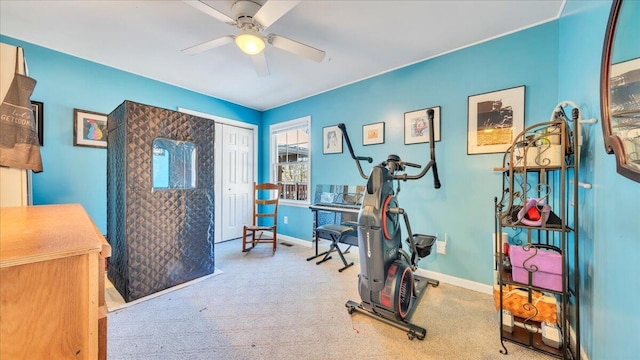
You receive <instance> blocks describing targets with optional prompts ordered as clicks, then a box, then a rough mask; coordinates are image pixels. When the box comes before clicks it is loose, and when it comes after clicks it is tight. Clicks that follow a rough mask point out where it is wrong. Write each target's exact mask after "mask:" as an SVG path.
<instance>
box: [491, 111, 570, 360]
mask: <svg viewBox="0 0 640 360" xmlns="http://www.w3.org/2000/svg"><path fill="white" fill-rule="evenodd" d="M556 109H560V111H559V112H558V113H557V115H558V116H557V117H554V119H553V120H552V121H549V122H544V123H539V124H535V125H532V126H529V127H528V128H526V129H525V130H524V131H522V132H521V133H520V134H519V135H518V136H517V137H516V138H515V140H514V141H513V143H512V145H511V146H510V147H509V149H508V150H507V151H506V152H505V154H504V158H503V164H502V167H499V168H495V169H494V170H496V171H500V172H501V173H502V194H501V196H500V197H496V198H495V200H494V205H495V212H496V221H495V234H496V236H495V239H494V241H495V249H496V256H495V259H496V264H495V270H496V279H495V281H496V284H497V285H499V286H498V288H499V291H497V293H496V304H497V307H498V309H499V329H500V342H501V345H502V349H501V350H500V352H501V353H503V354H507V353H508V350H507V348H506V346H505V342H509V343H514V344H517V345H521V346H525V347H528V348H530V349H532V350H535V351H539V352H542V353H546V354H548V355H551V356H554V357H557V358H562V359H578V358H579V357H580V312H579V308H580V299H579V284H580V272H579V269H580V263H579V256H578V254H579V252H578V245H579V241H578V239H579V237H578V235H579V234H578V229H579V227H578V220H579V217H578V193H579V192H578V180H577V174H579V158H580V154H579V151H580V148H579V146H578V145H579V144H578V140H577V139H578V135H579V131H580V128H579V127H580V124H579V121H578V118H579V113H578V112H579V109H577V108H574V109H573V112H572V117H571V118H568V117H567V116H566V114H565V113H564V111H563V108H562V107H561V106H559V107H557V108H556ZM554 114H556V112H554ZM554 145H555V146H554ZM558 152H559V153H558ZM530 198H537V199H544V201H545V203H546V204H547V205H549V206H550V208H551V209H552V212H551V215H550V218H549V220H547V222H546V223H543V224H541V225H540V226H530V225H526V224H523V223H522V221H521V218H520V219H519V218H518V216H517V214H518V212H519V209H521V207H524V206H525V205H526V202H527V200H528V199H530ZM505 231H508V232H509V233H510V234H509V237H510V238H511V240H510V243H512V245H516V246H517V245H519V246H522V247H523V249H525V250H526V251H530V252H531V256H534V255H535V253H537V251H538V250H537V249H539V248H540V247H546V248H549V247H551V248H554V249H556V250H558V251H559V252H560V253H561V254H562V256H561V258H562V275H561V276H562V289H561V290H559V291H558V290H555V291H554V290H550V289H546V288H541V287H538V286H536V285H534V284H533V281H532V278H533V276H534V273H535V272H536V271H537V270H538V268H537V267H536V266H532V267H525V270H526V271H527V272H528V274H527V275H528V281H527V282H516V281H514V280H513V277H512V274H511V272H510V271H508V270H506V269H505V268H504V267H503V266H502V264H503V260H504V258H505V257H506V256H507V255H506V254H505V253H503V246H502V240H501V234H502V233H503V232H505ZM512 265H517V264H512ZM506 285H515V286H517V287H518V288H520V289H522V290H523V291H524V293H525V294H526V299H525V301H524V302H523V304H522V305H521V306H523V307H525V308H526V309H528V310H530V311H532V312H533V313H535V314H537V313H538V310H539V309H538V308H536V300H535V298H534V297H535V294H537V293H544V294H546V295H548V296H551V297H554V298H555V299H556V301H557V305H558V306H557V324H556V325H557V326H558V327H559V329H560V334H561V339H562V340H561V341H562V343H561V345H560V347H559V348H555V347H553V346H549V345H547V344H545V343H544V342H543V339H542V335H541V333H540V332H541V327H542V326H541V325H542V323H541V322H539V321H533V320H532V318H533V315H532V316H529V317H528V318H522V317H517V316H514V322H515V324H516V326H514V327H513V328H512V329H513V330H512V332H510V331H509V330H506V329H503V326H502V324H503V316H504V315H503V311H502V310H503V309H505V308H504V306H505V304H504V301H503V300H504V295H505V290H504V289H505V286H506ZM498 294H499V295H498Z"/></svg>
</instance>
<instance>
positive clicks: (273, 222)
mask: <svg viewBox="0 0 640 360" xmlns="http://www.w3.org/2000/svg"><path fill="white" fill-rule="evenodd" d="M279 199H280V186H278V185H276V184H271V183H265V184H256V183H255V182H254V183H253V224H252V225H245V226H244V228H243V230H242V252H247V251H249V250H251V249H253V248H254V247H255V246H256V244H258V243H272V244H273V251H276V244H277V229H278V200H279ZM264 218H271V219H270V220H263V221H261V219H264ZM265 231H270V232H271V233H272V235H271V236H268V237H264V232H265ZM249 244H250V245H251V247H249V248H247V245H249Z"/></svg>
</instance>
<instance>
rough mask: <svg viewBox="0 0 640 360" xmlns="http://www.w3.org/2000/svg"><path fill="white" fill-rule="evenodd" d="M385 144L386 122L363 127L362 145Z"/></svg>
mask: <svg viewBox="0 0 640 360" xmlns="http://www.w3.org/2000/svg"><path fill="white" fill-rule="evenodd" d="M374 144H384V122H378V123H373V124H367V125H362V145H374Z"/></svg>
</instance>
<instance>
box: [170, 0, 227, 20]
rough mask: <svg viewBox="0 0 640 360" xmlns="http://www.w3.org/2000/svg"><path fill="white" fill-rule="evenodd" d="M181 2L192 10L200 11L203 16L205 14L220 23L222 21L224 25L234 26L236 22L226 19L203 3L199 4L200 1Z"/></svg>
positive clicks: (186, 0) (187, 0) (188, 0)
mask: <svg viewBox="0 0 640 360" xmlns="http://www.w3.org/2000/svg"><path fill="white" fill-rule="evenodd" d="M182 1H184V2H185V3H187V4H189V5H191V6H193V7H194V8H196V9H198V10H200V11H202V12H203V13H205V14H207V15H209V16H211V17H213V18H215V19H218V20H220V21H222V22H224V23H227V24H230V25H235V24H236V21H235V20H233V19H232V18H230V17H228V16H227V15H225V14H223V13H221V12H220V11H218V10H216V9H214V8H212V7H211V6H209V5H207V4H205V3H203V2H201V1H198V0H182Z"/></svg>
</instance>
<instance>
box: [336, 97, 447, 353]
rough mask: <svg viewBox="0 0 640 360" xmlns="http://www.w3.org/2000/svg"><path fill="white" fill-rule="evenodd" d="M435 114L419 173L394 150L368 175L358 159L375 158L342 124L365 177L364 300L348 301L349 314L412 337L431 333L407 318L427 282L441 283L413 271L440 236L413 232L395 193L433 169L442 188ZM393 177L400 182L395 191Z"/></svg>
mask: <svg viewBox="0 0 640 360" xmlns="http://www.w3.org/2000/svg"><path fill="white" fill-rule="evenodd" d="M433 114H434V112H433V110H431V109H429V110H427V118H428V122H429V139H430V141H429V145H430V152H431V158H430V160H429V162H428V163H427V164H426V165H425V166H424V168H423V169H422V171H421V172H420V173H419V174H416V175H408V174H407V173H406V172H405V170H406V168H407V167H414V168H421V166H420V165H418V164H413V163H409V162H406V161H403V160H402V159H401V158H400V157H399V156H398V155H393V154H391V155H389V156H388V157H387V160H385V161H383V162H381V163H380V164H378V165H376V166H374V167H373V169H372V170H371V173H370V174H369V176H367V175H365V174H364V172H363V171H362V166H361V165H360V162H361V161H367V162H369V163H372V162H373V159H372V158H371V157H366V156H356V155H355V154H354V152H353V147H352V146H351V141H350V140H349V135H348V134H347V128H346V126H345V125H344V124H339V125H338V127H339V128H340V130H341V131H342V133H343V135H344V138H345V141H346V143H347V147H348V148H349V152H350V153H351V157H352V158H353V159H354V160H355V162H356V165H357V167H358V170H359V172H360V175H361V176H362V177H363V178H364V179H365V180H367V186H366V191H365V195H364V199H363V201H362V206H361V208H360V211H359V213H358V222H357V223H358V225H357V226H358V229H357V230H358V250H359V257H360V274H359V275H358V291H359V294H360V298H361V302H360V303H357V302H355V301H352V300H349V301H347V303H346V304H345V306H346V307H347V310H348V312H349V314H353V313H354V312H360V313H363V314H366V315H368V316H371V317H373V318H375V319H377V320H380V321H382V322H385V323H387V324H389V325H392V326H395V327H397V328H400V329H403V330H405V331H407V335H408V337H409V339H410V340H413V339H414V338H418V339H419V340H423V339H424V337H425V336H426V333H427V331H426V329H425V328H423V327H420V326H417V325H415V324H412V323H411V322H410V321H409V319H410V317H411V314H412V311H413V310H414V309H415V306H416V304H417V303H418V301H419V300H420V297H421V295H422V294H423V292H424V291H425V290H426V287H427V286H428V285H432V286H438V284H439V283H438V281H436V280H433V279H427V278H424V277H422V276H418V275H415V274H414V272H415V271H416V269H417V268H418V262H419V261H420V259H421V258H424V257H427V256H429V254H430V253H431V247H432V246H433V245H434V243H435V241H436V237H435V236H431V235H421V234H413V233H412V232H411V225H410V224H409V217H408V215H407V213H406V212H405V211H404V209H402V208H401V207H400V206H399V204H398V199H397V195H398V193H399V192H400V180H402V181H407V180H417V179H420V178H422V177H423V176H424V175H426V174H427V172H428V171H429V170H432V172H433V180H434V187H435V188H436V189H438V188H440V179H439V178H438V169H437V166H436V158H435V145H434V141H433V139H434V131H433ZM394 180H396V183H397V190H395V191H394V189H393V181H394ZM400 217H402V218H403V220H404V224H405V228H406V230H407V238H406V239H405V243H406V244H407V245H408V251H407V250H405V249H404V248H403V244H402V233H401V229H400Z"/></svg>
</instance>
